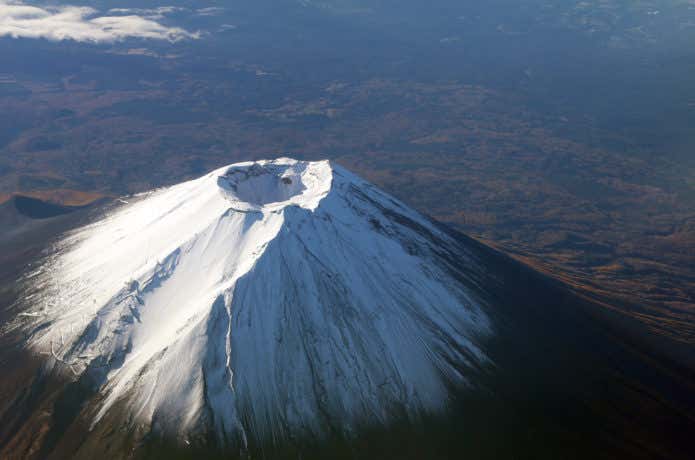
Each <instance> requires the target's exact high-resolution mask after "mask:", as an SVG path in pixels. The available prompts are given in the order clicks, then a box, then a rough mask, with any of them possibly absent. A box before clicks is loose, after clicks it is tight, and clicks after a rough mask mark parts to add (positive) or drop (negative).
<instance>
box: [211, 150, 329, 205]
mask: <svg viewBox="0 0 695 460" xmlns="http://www.w3.org/2000/svg"><path fill="white" fill-rule="evenodd" d="M212 175H213V176H216V177H217V184H218V185H219V187H220V188H221V189H222V190H224V192H225V195H226V197H227V198H228V199H229V201H230V202H231V203H233V206H234V207H235V208H236V209H240V210H249V211H268V210H277V209H281V208H284V207H286V206H290V205H295V206H300V207H302V208H305V209H314V208H316V206H317V205H318V202H319V201H320V200H321V199H322V198H323V197H325V196H326V194H327V193H328V192H329V191H330V189H331V182H332V178H333V167H332V166H331V164H330V163H329V162H328V161H315V162H307V161H297V160H293V159H291V158H278V159H276V160H261V161H254V162H245V163H237V164H233V165H230V166H226V167H224V168H221V169H218V170H217V171H215V172H213V173H212Z"/></svg>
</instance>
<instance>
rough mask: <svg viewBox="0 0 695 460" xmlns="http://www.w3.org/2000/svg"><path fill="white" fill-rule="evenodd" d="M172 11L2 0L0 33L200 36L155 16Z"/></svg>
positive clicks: (107, 38)
mask: <svg viewBox="0 0 695 460" xmlns="http://www.w3.org/2000/svg"><path fill="white" fill-rule="evenodd" d="M169 11H170V10H167V9H166V7H164V8H162V9H160V11H158V13H159V15H158V16H156V15H148V14H138V13H137V12H135V11H130V10H118V9H116V10H111V11H109V12H108V13H107V15H100V14H99V12H98V11H97V10H95V9H94V8H89V7H80V6H70V5H64V6H41V7H40V6H32V5H27V4H25V3H22V2H18V1H6V0H0V37H7V36H9V37H14V38H45V39H47V40H54V41H60V40H75V41H78V42H91V43H112V42H117V41H121V40H125V39H127V38H141V39H152V40H168V41H170V42H176V41H179V40H184V39H193V38H198V37H199V34H198V33H197V32H189V31H186V30H184V29H181V28H179V27H168V26H165V25H163V24H161V23H159V22H157V20H156V19H158V18H161V17H162V15H163V14H165V13H167V12H169ZM119 13H125V14H119Z"/></svg>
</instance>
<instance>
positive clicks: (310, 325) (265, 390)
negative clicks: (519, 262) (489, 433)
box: [23, 158, 494, 446]
mask: <svg viewBox="0 0 695 460" xmlns="http://www.w3.org/2000/svg"><path fill="white" fill-rule="evenodd" d="M122 201H123V203H121V204H120V205H119V206H118V207H116V208H114V209H112V210H111V211H109V212H108V213H107V214H106V215H105V216H104V217H103V218H101V219H100V220H98V221H96V222H95V223H93V224H90V225H89V226H86V227H83V228H79V229H77V230H75V231H73V232H72V233H71V234H69V235H68V236H67V237H66V238H65V239H64V240H63V241H61V242H60V244H59V245H58V246H57V248H56V250H55V255H54V256H53V257H52V259H51V260H50V262H49V263H47V264H45V265H44V267H43V268H42V269H41V270H40V271H39V272H37V273H33V274H32V275H31V279H32V283H31V284H32V286H35V292H33V293H32V297H31V298H32V303H33V304H34V305H36V306H37V307H36V308H35V309H34V310H31V311H27V312H25V313H23V317H24V318H25V319H27V320H28V322H29V323H30V324H29V326H28V327H29V330H30V332H31V335H30V340H29V344H30V346H31V348H32V349H34V350H36V351H38V352H39V353H43V354H45V355H50V359H52V360H55V362H56V365H57V366H58V367H60V368H62V369H63V370H64V371H65V372H66V373H67V374H68V375H74V376H75V378H81V377H84V376H85V375H89V376H91V378H92V379H93V381H95V382H98V394H99V398H98V403H97V404H96V409H95V410H94V413H93V418H92V423H93V424H96V423H98V422H99V420H100V419H102V418H103V417H104V416H105V415H106V414H108V413H109V412H110V411H112V410H114V407H116V406H119V407H121V408H126V410H127V416H128V418H129V420H131V422H132V423H133V424H135V425H138V426H144V427H150V428H152V429H158V430H161V431H163V432H166V433H169V434H172V435H174V436H177V437H179V438H183V439H187V438H188V437H189V436H195V434H196V433H202V432H205V431H208V432H209V431H212V432H214V433H215V434H216V435H217V437H218V438H219V439H220V440H222V442H224V443H227V444H231V445H234V444H239V445H240V446H243V445H244V444H245V443H246V442H248V439H249V438H250V437H251V438H253V439H261V440H272V439H278V438H283V437H288V436H305V435H308V436H321V435H322V434H325V432H326V431H327V430H339V431H341V432H344V433H345V434H347V435H349V433H350V432H351V431H352V430H354V429H356V428H357V427H358V426H360V425H362V424H381V425H383V424H388V423H389V422H390V421H392V420H394V419H397V418H402V417H405V418H409V419H413V418H417V417H419V416H420V414H423V413H438V412H442V411H445V410H446V409H447V405H448V403H449V389H450V388H452V386H454V387H456V386H472V385H477V384H476V381H475V378H474V377H475V375H476V373H477V372H479V370H480V369H484V368H485V367H487V366H493V365H494V363H493V362H491V360H490V359H489V358H488V357H487V356H486V353H485V352H484V350H483V346H482V343H483V341H484V340H485V339H486V338H487V337H489V336H491V335H493V334H494V330H493V329H494V328H493V327H492V322H491V321H490V319H489V317H488V314H487V313H486V306H485V302H484V300H482V298H481V297H480V296H478V295H477V294H476V293H477V292H478V281H477V280H478V279H479V277H480V275H481V274H482V272H483V271H484V270H483V268H482V266H481V265H480V264H479V263H478V262H477V260H476V257H475V256H474V255H473V254H472V253H470V252H469V251H467V249H466V247H465V245H463V244H462V243H461V242H459V241H456V240H454V239H452V237H451V236H450V235H449V234H447V233H446V232H444V231H442V230H441V229H440V228H439V227H438V226H437V225H436V224H434V223H433V222H431V221H430V220H429V219H428V218H426V217H423V216H422V215H420V214H418V213H416V212H415V211H413V210H411V209H409V208H408V207H406V206H405V205H403V204H402V203H401V202H399V201H398V200H396V199H394V198H392V197H390V196H389V195H387V194H385V193H383V192H381V191H380V190H378V189H377V188H376V187H374V186H372V185H371V184H369V183H367V182H365V181H364V180H362V179H360V178H358V177H356V176H355V175H353V174H351V173H350V172H348V171H346V170H345V169H343V168H341V167H339V166H337V165H335V164H333V163H330V162H328V161H319V162H301V161H295V160H292V159H287V158H282V159H278V160H274V161H258V162H248V163H239V164H234V165H231V166H227V167H224V168H220V169H218V170H216V171H213V172H211V173H209V174H207V175H205V176H203V177H201V178H199V179H196V180H192V181H190V182H185V183H182V184H178V185H175V186H172V187H169V188H165V189H161V190H156V191H153V192H150V193H147V194H143V195H139V196H136V197H132V198H131V199H128V200H122ZM126 201H127V202H126Z"/></svg>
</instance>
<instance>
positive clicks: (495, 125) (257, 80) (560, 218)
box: [0, 57, 695, 343]
mask: <svg viewBox="0 0 695 460" xmlns="http://www.w3.org/2000/svg"><path fill="white" fill-rule="evenodd" d="M142 59H146V60H153V61H154V62H155V63H157V65H161V66H167V65H175V64H173V63H170V62H169V60H167V59H158V60H157V59H156V58H151V57H143V58H142ZM150 65H151V63H150ZM229 67H230V71H231V72H233V73H234V78H231V79H230V80H225V81H220V82H217V83H216V84H215V86H213V87H210V83H209V82H206V81H197V80H196V78H195V76H192V75H187V74H185V73H182V74H181V75H180V76H179V79H178V81H177V83H176V85H174V87H173V88H166V86H167V85H166V82H164V81H160V82H158V81H140V82H138V83H137V84H135V85H134V87H131V88H128V89H124V90H109V89H103V88H99V83H98V81H89V80H87V81H79V82H78V81H76V80H78V78H77V77H68V78H64V79H63V80H62V81H56V82H51V83H46V82H37V81H31V80H21V79H14V80H12V81H13V85H14V86H13V87H15V88H21V91H20V90H19V89H16V90H15V91H14V92H10V94H8V91H5V93H4V94H3V93H2V92H1V91H0V94H2V95H1V96H0V107H3V111H4V112H5V113H6V114H7V113H11V114H12V119H13V120H16V123H18V124H20V125H21V124H22V123H23V121H24V122H25V123H24V124H23V125H22V127H21V128H18V129H17V130H16V133H14V135H13V136H12V137H11V138H10V139H8V140H7V141H6V142H5V144H4V145H3V146H2V147H1V148H0V158H1V160H0V193H2V194H4V196H5V198H4V199H7V198H9V197H10V196H11V195H12V194H14V193H21V194H29V195H32V196H36V197H39V198H42V199H47V200H49V201H55V202H58V203H62V204H68V205H80V204H84V203H87V202H89V201H91V200H93V199H96V198H98V197H100V196H102V195H107V196H118V195H121V194H128V193H136V192H140V191H144V190H147V189H150V188H153V187H158V186H161V185H165V184H169V183H173V182H177V181H180V180H182V179H185V178H191V177H194V176H196V175H200V174H202V173H204V172H206V171H208V170H210V169H212V168H215V167H218V166H220V165H224V164H228V163H232V162H236V161H242V160H248V159H257V158H268V157H277V156H281V155H284V154H291V155H292V156H296V157H300V158H324V157H327V158H332V159H335V160H336V161H338V162H339V163H341V164H343V165H345V166H347V167H348V168H350V169H353V170H354V171H355V172H357V173H358V174H361V175H363V176H364V177H366V178H368V179H370V180H371V181H373V182H374V183H376V184H377V185H379V186H381V187H383V188H385V189H386V190H387V191H389V192H391V193H393V194H395V195H397V196H398V197H400V198H402V199H403V200H405V201H406V202H407V203H409V204H411V205H413V206H414V207H416V208H418V209H419V210H421V211H424V212H425V213H428V214H430V215H432V216H434V217H435V218H437V219H439V220H441V221H444V222H448V223H451V224H453V225H454V226H455V227H456V228H458V229H460V230H462V231H464V232H466V233H467V234H469V235H472V236H474V237H476V238H478V239H480V240H482V241H484V242H486V243H488V244H491V245H493V246H495V247H497V248H499V249H501V250H503V251H505V252H507V253H509V254H512V255H514V256H515V257H518V258H520V259H522V260H524V261H526V262H528V263H530V264H532V265H534V266H536V267H537V268H540V269H541V270H544V271H546V272H548V273H551V274H553V275H554V276H556V277H558V278H560V279H563V280H565V281H566V282H568V283H570V284H572V285H576V286H578V287H581V288H584V289H588V290H589V291H590V292H594V293H596V295H599V296H610V297H619V298H621V299H623V300H624V301H626V302H627V303H628V304H629V305H630V306H629V307H621V308H623V309H624V310H625V311H629V312H630V314H631V315H634V316H637V317H639V318H640V319H641V320H642V321H643V322H644V323H646V324H647V325H649V326H650V328H652V329H653V330H655V331H659V332H660V333H664V334H668V335H670V336H672V337H673V338H676V339H677V340H679V341H683V342H687V343H693V342H694V341H695V326H694V324H695V321H694V320H695V317H694V315H695V310H694V308H695V306H694V301H695V181H694V179H693V177H695V173H694V172H693V171H694V170H693V169H687V168H688V167H689V166H688V165H687V164H685V165H683V164H682V163H679V162H675V161H672V160H669V159H668V158H666V157H665V156H659V155H657V154H656V153H654V151H651V150H649V149H648V148H646V147H644V146H639V145H637V144H636V142H635V141H633V140H631V139H630V138H628V137H624V136H621V135H620V134H619V133H611V132H605V131H601V130H598V129H596V128H594V127H593V126H592V125H591V123H590V122H589V121H587V120H584V119H581V118H577V117H576V116H574V115H572V114H570V113H568V114H567V116H564V115H563V116H560V117H549V116H548V115H547V114H543V113H540V112H538V111H536V110H533V109H531V108H529V107H528V101H525V100H524V99H523V98H522V97H521V96H515V95H514V94H510V93H504V92H500V91H496V90H492V89H487V88H485V87H483V86H479V85H471V84H464V83H462V82H459V81H446V82H439V83H432V82H429V83H419V82H417V81H402V80H393V79H376V78H374V79H366V80H361V81H341V80H335V81H330V82H321V85H316V86H314V87H311V88H310V89H311V90H309V89H307V88H304V87H300V88H292V85H291V84H290V83H288V82H286V81H285V80H284V79H283V77H282V76H278V75H274V74H270V72H269V71H268V72H264V71H261V70H260V69H258V68H247V67H245V66H241V65H235V64H233V63H230V64H229ZM5 85H8V84H7V83H6V84H5ZM266 87H267V88H266ZM275 87H280V88H286V89H287V91H286V92H283V93H282V95H275V94H273V93H274V92H275V90H274V88H275ZM247 92H248V93H247ZM225 98H226V99H225ZM245 99H258V101H256V102H255V103H246V102H245V101H244V100H245ZM252 102H253V101H252ZM614 145H618V146H619V148H616V147H614ZM0 199H2V198H0Z"/></svg>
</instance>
